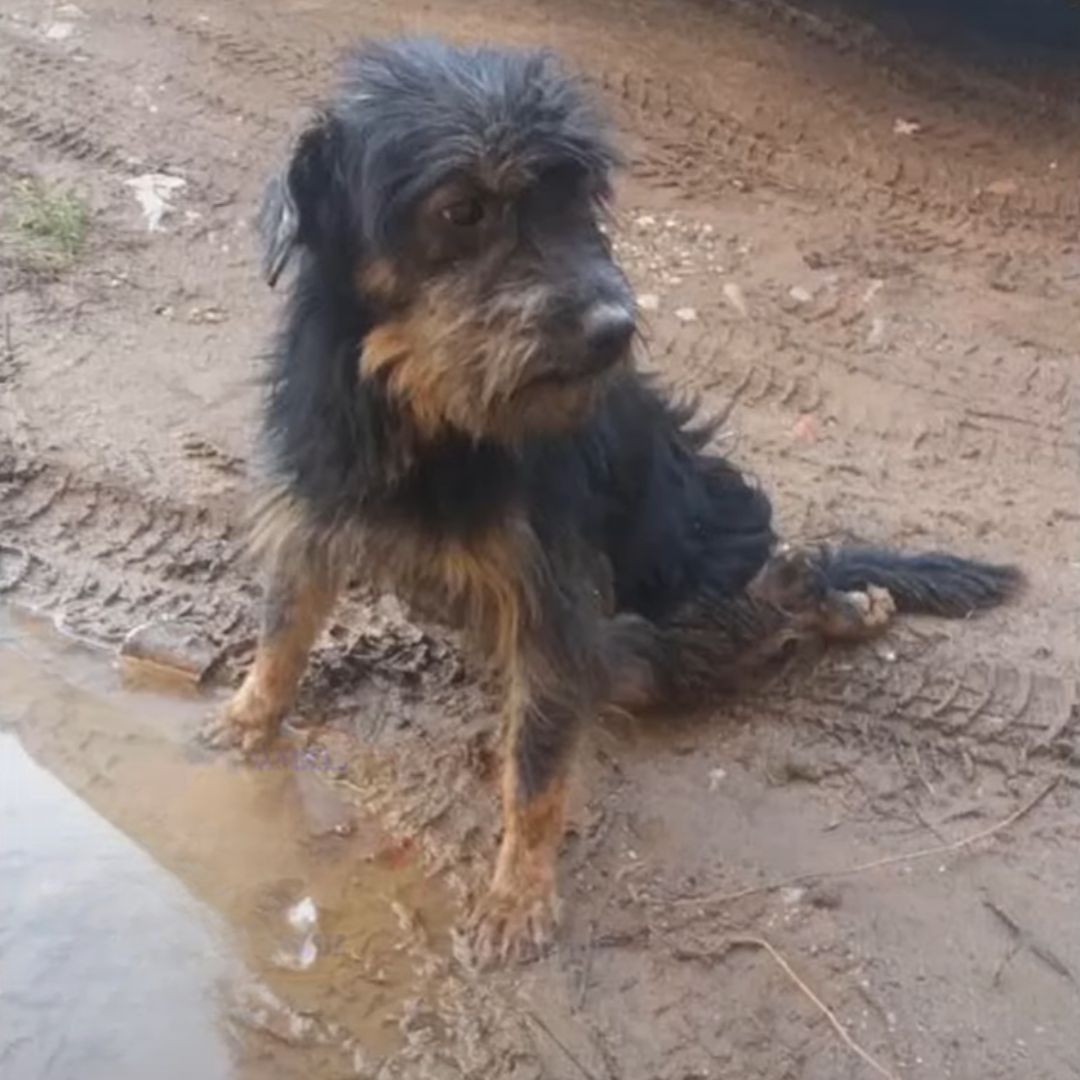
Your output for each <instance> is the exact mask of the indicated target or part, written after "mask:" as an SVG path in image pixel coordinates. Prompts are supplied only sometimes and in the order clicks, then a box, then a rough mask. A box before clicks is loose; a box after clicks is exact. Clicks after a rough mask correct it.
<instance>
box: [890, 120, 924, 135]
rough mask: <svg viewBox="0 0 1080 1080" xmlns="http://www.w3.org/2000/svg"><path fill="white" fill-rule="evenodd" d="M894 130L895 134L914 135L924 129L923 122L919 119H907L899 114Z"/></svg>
mask: <svg viewBox="0 0 1080 1080" xmlns="http://www.w3.org/2000/svg"><path fill="white" fill-rule="evenodd" d="M892 130H893V134H894V135H906V136H908V137H909V138H910V137H911V136H912V135H918V134H919V132H920V131H922V124H920V123H919V121H918V120H905V119H904V118H903V117H900V116H898V117H897V118H896V121H895V123H894V124H893V126H892Z"/></svg>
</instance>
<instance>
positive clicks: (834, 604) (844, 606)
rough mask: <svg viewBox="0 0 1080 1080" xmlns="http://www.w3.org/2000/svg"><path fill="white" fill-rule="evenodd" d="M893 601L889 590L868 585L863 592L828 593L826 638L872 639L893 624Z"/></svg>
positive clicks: (894, 605) (825, 622)
mask: <svg viewBox="0 0 1080 1080" xmlns="http://www.w3.org/2000/svg"><path fill="white" fill-rule="evenodd" d="M895 614H896V601H895V600H893V598H892V593H890V592H889V590H888V589H883V588H881V587H880V586H878V585H870V586H868V587H867V589H866V590H865V592H864V591H859V592H843V593H841V592H836V593H830V595H829V601H828V605H827V607H826V611H825V618H824V624H825V626H824V628H825V634H826V636H828V637H830V638H837V639H842V640H850V641H857V640H859V639H860V638H866V637H873V636H874V635H875V634H877V633H879V632H880V631H882V630H883V629H884V628H885V627H886V626H888V624H889V623H890V622H891V621H892V617H893V616H894V615H895Z"/></svg>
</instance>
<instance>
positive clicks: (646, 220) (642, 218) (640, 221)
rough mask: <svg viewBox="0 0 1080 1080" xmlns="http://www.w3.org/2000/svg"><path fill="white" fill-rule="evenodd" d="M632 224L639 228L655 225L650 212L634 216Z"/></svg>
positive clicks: (648, 227)
mask: <svg viewBox="0 0 1080 1080" xmlns="http://www.w3.org/2000/svg"><path fill="white" fill-rule="evenodd" d="M634 224H635V225H636V226H637V227H638V228H639V229H651V228H653V226H655V225H656V218H654V217H653V216H652V214H639V215H638V216H637V217H636V218H634Z"/></svg>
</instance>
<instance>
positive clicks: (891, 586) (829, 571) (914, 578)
mask: <svg viewBox="0 0 1080 1080" xmlns="http://www.w3.org/2000/svg"><path fill="white" fill-rule="evenodd" d="M819 565H820V569H821V571H822V573H823V574H824V578H825V583H826V585H827V586H828V588H830V589H836V590H837V591H839V592H852V591H856V590H865V589H866V588H867V587H868V586H870V585H877V586H880V587H881V588H884V589H888V591H889V593H890V594H891V595H892V598H893V601H894V603H895V604H896V609H897V610H898V611H903V612H913V613H921V614H927V615H943V616H946V617H948V618H965V617H966V616H968V615H971V614H972V613H973V612H976V611H979V610H981V609H983V608H990V607H996V606H997V605H998V604H1003V603H1004V602H1005V601H1006V600H1008V599H1010V598H1011V597H1013V596H1015V595H1016V594H1017V593H1018V592H1019V591H1020V589H1021V588H1022V587H1023V584H1024V575H1023V573H1022V572H1021V571H1020V570H1019V569H1018V568H1017V567H1015V566H1007V565H1000V564H997V563H987V562H980V561H978V560H976V559H965V558H961V557H960V556H957V555H948V554H945V553H944V552H938V551H932V552H926V553H924V554H917V555H915V554H913V555H907V554H903V553H901V552H897V551H890V550H889V549H887V548H876V547H840V548H832V549H826V550H824V551H823V552H822V553H821V562H820V564H819Z"/></svg>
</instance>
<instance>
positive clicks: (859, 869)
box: [654, 774, 1061, 907]
mask: <svg viewBox="0 0 1080 1080" xmlns="http://www.w3.org/2000/svg"><path fill="white" fill-rule="evenodd" d="M1060 783H1061V775H1060V774H1059V775H1058V776H1055V777H1054V779H1053V780H1051V781H1050V783H1049V784H1047V785H1046V786H1045V787H1044V788H1041V789H1040V790H1039V792H1038V794H1036V795H1034V796H1033V797H1032V798H1030V799H1028V801H1027V802H1026V803H1024V804H1023V805H1022V806H1021V807H1020V808H1019V809H1017V810H1014V811H1013V812H1012V813H1011V814H1010V815H1009V816H1008V817H1007V818H1004V819H1003V820H1002V821H999V822H998V823H997V824H996V825H990V826H988V827H987V828H985V829H980V830H979V831H978V832H976V833H972V834H971V835H970V836H963V837H961V838H960V839H959V840H953V841H952V842H951V843H948V844H937V845H935V846H934V847H928V848H922V849H921V850H919V851H910V852H907V853H905V854H901V855H886V856H885V857H884V858H882V859H873V860H871V861H870V862H864V863H858V864H857V865H855V866H845V867H841V868H840V869H839V870H817V871H808V872H807V873H804V874H796V875H795V876H794V877H788V878H781V879H780V880H778V881H770V882H766V884H764V885H751V886H749V887H748V888H745V889H739V890H738V891H737V892H728V893H713V894H712V895H711V896H699V897H682V898H680V899H676V900H657V901H654V903H656V904H657V905H661V906H663V907H675V906H678V907H684V906H693V905H699V906H704V905H712V904H730V903H732V902H733V901H735V900H741V899H742V898H743V897H744V896H757V895H759V894H761V893H770V892H776V890H777V889H785V888H787V887H788V886H790V885H801V884H802V883H803V882H805V881H814V880H817V879H818V878H835V877H849V876H850V875H852V874H862V873H865V872H866V871H868V870H879V869H881V868H882V867H884V866H894V865H896V864H897V863H904V862H914V861H915V860H916V859H928V858H930V857H931V856H932V855H947V854H949V853H950V852H952V851H959V850H960V849H961V848H965V847H969V846H970V845H972V844H976V843H978V842H979V841H980V840H986V839H988V838H989V837H991V836H994V835H996V834H997V833H999V832H1002V831H1003V830H1004V829H1007V828H1009V826H1010V825H1015V824H1016V823H1017V822H1018V821H1019V820H1020V819H1021V818H1022V817H1025V816H1026V815H1027V814H1030V813H1031V811H1032V810H1034V809H1035V807H1036V806H1038V805H1039V803H1041V802H1042V801H1043V799H1045V798H1046V796H1047V795H1049V794H1050V792H1051V791H1053V790H1054V788H1056V787H1057V786H1058V784H1060Z"/></svg>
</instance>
